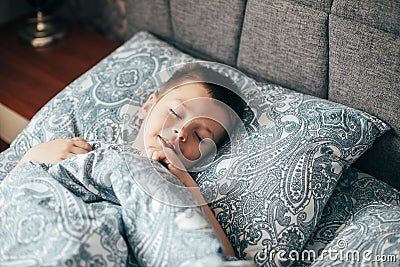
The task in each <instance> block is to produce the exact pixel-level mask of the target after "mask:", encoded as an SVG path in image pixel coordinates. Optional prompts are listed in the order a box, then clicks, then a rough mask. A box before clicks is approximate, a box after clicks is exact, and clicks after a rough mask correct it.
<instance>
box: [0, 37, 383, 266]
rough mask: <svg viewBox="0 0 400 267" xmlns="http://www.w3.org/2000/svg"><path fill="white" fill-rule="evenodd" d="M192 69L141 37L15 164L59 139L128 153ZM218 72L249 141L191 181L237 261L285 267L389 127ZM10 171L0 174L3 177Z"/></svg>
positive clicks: (83, 83)
mask: <svg viewBox="0 0 400 267" xmlns="http://www.w3.org/2000/svg"><path fill="white" fill-rule="evenodd" d="M189 61H194V58H192V57H190V56H188V55H186V54H184V53H182V52H180V51H179V50H177V49H175V48H173V47H172V46H170V45H169V44H167V43H165V42H162V41H160V40H158V39H157V38H155V37H154V36H152V35H151V34H149V33H146V32H141V33H138V34H136V35H135V36H134V37H133V38H131V39H130V40H129V41H127V42H126V43H125V44H124V45H122V46H121V47H120V48H118V49H117V50H116V51H115V52H113V53H112V54H111V55H110V56H108V57H107V58H105V59H104V60H103V61H102V62H100V63H99V64H97V65H96V66H95V67H93V68H92V69H91V70H90V71H88V72H87V73H86V74H84V75H82V76H81V77H80V78H78V79H77V80H75V81H74V82H73V83H72V84H71V85H69V86H68V87H67V88H66V89H64V90H63V91H62V92H61V93H60V94H59V95H57V96H56V97H55V98H54V99H52V100H51V101H50V102H49V103H48V104H47V105H46V106H45V107H44V108H42V110H40V111H39V113H38V114H37V115H35V117H34V118H33V119H32V120H31V122H30V124H29V125H28V126H27V128H26V129H25V130H24V131H23V132H22V133H21V134H20V135H19V136H18V137H17V139H16V140H15V141H14V142H13V144H12V145H11V148H10V149H9V151H11V152H13V154H15V155H16V156H13V158H12V159H13V160H15V161H17V160H18V157H20V156H21V155H23V153H24V152H25V151H26V150H27V149H29V147H31V146H32V145H34V144H37V143H42V142H45V141H48V140H51V139H55V138H59V137H71V136H82V137H84V138H86V139H88V140H91V141H103V142H119V143H122V142H125V143H126V142H128V143H129V142H130V140H134V137H135V136H136V134H137V131H138V128H139V126H140V124H139V122H138V120H137V117H136V112H137V110H138V108H139V107H140V106H141V105H142V104H143V103H144V101H145V100H146V99H147V97H148V96H149V95H150V94H151V93H153V92H155V91H156V90H157V88H159V87H160V85H161V84H162V83H163V82H164V81H165V80H166V79H167V78H168V77H169V76H170V75H172V73H171V72H169V71H168V70H170V69H173V68H172V67H173V66H176V65H177V64H179V63H183V62H189ZM215 69H216V70H217V71H220V72H222V73H224V74H225V75H228V76H230V77H231V78H232V79H233V80H234V81H236V83H237V84H238V86H239V87H240V88H241V90H242V93H243V95H244V96H245V98H246V101H247V102H248V105H249V108H248V109H247V110H246V112H245V116H244V118H243V121H244V126H245V128H246V129H247V132H248V134H247V137H245V138H239V139H236V140H235V139H234V140H233V141H232V142H231V143H229V144H226V145H225V146H224V147H223V148H222V149H221V150H220V151H219V154H218V155H217V158H216V161H215V162H214V164H213V165H211V167H210V168H208V169H206V170H204V171H202V172H199V173H196V174H193V175H194V177H195V178H196V179H197V182H198V184H199V186H200V188H201V190H202V191H203V193H204V195H205V196H206V198H207V199H208V200H210V201H211V200H214V203H212V204H211V208H212V209H213V211H214V212H215V214H216V217H217V219H218V221H219V222H220V224H221V225H222V228H223V229H224V230H225V232H226V234H227V236H228V237H229V239H230V241H231V243H232V244H233V246H234V249H235V251H236V255H237V256H238V257H239V258H242V259H253V260H255V261H256V262H257V263H260V264H266V263H270V264H272V265H274V264H280V261H282V260H280V258H284V257H285V256H287V253H288V252H290V251H292V250H294V251H300V250H301V248H302V246H303V245H304V244H305V242H306V240H307V239H308V237H309V236H310V235H311V233H312V231H313V229H314V226H315V224H316V223H317V221H318V219H319V217H320V215H321V212H322V210H323V208H324V206H325V203H326V201H327V199H328V198H329V197H330V195H331V194H332V190H333V189H334V188H335V185H336V183H337V181H338V179H339V177H340V175H341V173H342V171H343V170H344V169H345V168H346V167H348V166H349V165H350V164H351V163H353V162H354V161H355V160H356V159H357V158H358V157H359V156H360V155H361V154H362V153H363V152H365V151H366V150H367V149H368V148H369V147H370V146H371V145H372V143H373V141H374V139H375V138H376V137H378V136H379V135H381V134H382V133H383V132H385V131H386V130H388V126H387V125H386V124H384V123H383V122H381V121H380V120H378V119H376V118H374V117H372V116H370V115H368V114H366V113H363V112H360V111H357V110H354V109H350V108H348V107H345V106H342V105H339V104H335V103H332V102H329V101H326V100H322V99H317V98H313V97H311V96H306V95H303V94H300V93H296V92H293V91H290V90H287V89H284V88H282V87H280V86H276V85H271V84H262V83H255V82H254V81H253V80H252V79H250V78H248V77H245V76H244V75H241V74H240V73H239V72H237V71H235V70H233V69H231V68H228V67H224V66H222V65H219V66H215ZM165 70H167V71H165ZM160 73H161V74H160ZM7 153H8V152H6V153H4V154H3V155H2V154H0V159H1V158H2V157H6V155H7ZM7 157H8V156H7ZM8 158H9V157H8ZM12 165H13V163H9V162H8V163H7V164H4V165H3V166H1V165H0V174H2V173H4V174H5V173H6V172H5V171H3V170H2V168H6V166H7V169H10V168H11V167H12ZM0 180H1V177H0ZM285 253H286V254H285Z"/></svg>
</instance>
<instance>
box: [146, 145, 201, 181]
mask: <svg viewBox="0 0 400 267" xmlns="http://www.w3.org/2000/svg"><path fill="white" fill-rule="evenodd" d="M150 153H151V155H150V158H151V159H154V160H156V161H158V162H160V163H161V164H162V165H164V166H165V167H166V168H167V169H168V170H169V171H170V172H171V173H172V174H173V175H175V176H176V177H177V178H178V179H179V180H180V181H181V182H182V183H183V184H184V185H185V186H187V187H195V186H197V185H196V183H195V182H194V180H193V178H192V177H191V176H190V175H189V174H188V173H187V171H186V168H185V166H184V165H183V164H182V162H181V161H180V160H179V159H178V157H177V156H176V154H175V152H174V151H172V150H171V149H169V148H166V149H164V150H154V151H151V152H150Z"/></svg>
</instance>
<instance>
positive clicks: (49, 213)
mask: <svg viewBox="0 0 400 267" xmlns="http://www.w3.org/2000/svg"><path fill="white" fill-rule="evenodd" d="M124 4H125V10H126V19H127V22H128V33H127V35H126V36H125V38H126V40H127V41H126V42H125V43H124V44H123V45H122V46H121V47H119V48H118V49H117V50H115V51H114V52H113V53H112V54H110V55H109V56H107V57H106V58H105V59H104V60H103V61H101V62H100V63H99V64H97V65H96V66H94V67H93V68H92V69H91V70H89V71H88V72H87V73H85V74H84V75H82V76H81V77H79V78H78V79H77V80H75V81H74V82H73V83H71V84H70V85H69V86H68V87H66V88H65V89H64V90H63V91H62V92H60V93H59V94H58V95H57V96H56V97H55V98H53V99H52V100H51V101H50V102H49V103H47V104H46V105H45V106H44V107H43V108H42V109H41V110H40V111H39V112H38V113H37V114H36V115H35V116H34V118H33V119H32V120H31V122H30V123H29V125H28V126H27V127H26V128H25V129H24V130H23V132H22V133H21V134H20V135H19V136H18V137H17V138H16V139H15V140H14V142H13V143H12V144H11V146H10V148H9V149H7V150H6V151H4V152H2V153H1V154H0V181H1V186H0V189H1V191H0V192H1V193H0V206H1V207H2V209H1V211H0V212H1V213H0V226H1V227H0V229H1V230H0V237H2V238H1V239H0V265H1V264H3V265H4V266H8V265H10V264H14V265H20V266H28V265H54V266H60V265H76V266H79V265H88V264H99V265H100V264H102V265H106V266H126V265H130V266H136V265H139V266H197V265H198V266H203V265H204V266H213V265H215V266H223V265H225V266H247V265H252V264H254V265H260V266H288V265H293V266H309V265H311V266H332V265H351V264H353V265H354V264H355V265H358V266H364V265H370V266H375V265H376V266H380V265H382V264H385V266H386V265H388V266H398V264H399V261H400V257H399V255H400V192H399V190H398V188H399V186H400V184H399V172H398V166H399V163H400V153H399V151H400V145H399V144H400V142H399V140H400V139H399V136H398V134H399V125H400V123H399V116H398V112H397V111H398V109H399V108H400V106H399V103H400V90H399V87H398V84H399V77H400V75H399V60H400V56H399V47H400V45H399V42H400V39H399V29H400V23H399V14H400V2H399V1H389V0H388V1H381V2H379V3H376V2H375V1H364V2H363V3H358V2H356V1H345V0H334V1H329V0H327V1H283V0H282V1H230V2H229V3H227V2H226V1H204V2H202V3H201V4H199V3H197V2H196V1H180V0H170V1H161V0H154V1H128V0H127V1H125V2H124ZM377 18H379V19H377ZM194 61H196V62H200V63H201V64H206V65H208V66H210V67H211V68H213V69H215V70H216V71H218V72H221V73H223V74H224V75H226V76H229V77H231V78H232V79H233V80H234V81H235V83H236V84H237V85H238V86H239V87H240V89H241V91H242V93H243V95H244V97H245V100H246V102H247V103H248V106H247V108H246V110H245V114H244V116H243V118H242V121H243V126H244V128H245V134H243V135H238V137H237V138H236V139H234V140H232V141H231V143H229V144H226V145H225V146H223V147H222V148H221V149H220V150H219V152H218V154H217V156H216V158H215V160H214V163H213V164H211V165H210V167H209V168H207V169H205V170H202V171H199V172H197V173H192V175H193V177H194V178H195V180H196V181H197V183H198V185H199V187H200V189H201V191H202V193H203V195H204V197H205V198H206V199H207V200H208V201H209V202H210V205H209V206H210V208H211V209H212V210H213V211H214V213H215V216H216V218H217V220H218V221H219V223H220V224H221V226H222V228H223V230H224V231H225V233H226V235H227V236H228V238H229V240H230V242H231V244H232V246H233V247H234V250H235V255H236V257H235V258H229V257H224V256H223V255H222V249H221V244H220V241H219V239H218V238H217V236H216V235H215V233H214V232H213V231H212V229H211V227H210V225H209V223H208V221H207V220H206V219H205V217H204V214H203V213H202V211H201V209H199V208H198V207H196V206H195V205H194V204H193V203H194V202H195V201H194V200H193V199H192V198H191V197H190V195H188V194H187V193H188V192H187V191H185V190H184V188H182V187H179V186H178V187H177V186H176V185H179V182H178V181H176V180H175V179H174V177H173V176H171V174H169V173H168V172H167V171H166V170H165V169H163V167H162V166H161V165H158V164H157V162H152V161H144V159H143V158H141V157H139V156H138V155H136V154H135V151H133V150H132V149H131V148H130V146H129V145H130V143H131V142H132V139H133V138H134V136H135V135H136V134H137V130H138V123H137V116H136V114H137V111H138V108H139V107H140V106H141V104H143V103H144V101H145V100H146V98H147V97H148V96H149V95H150V94H151V93H152V92H155V91H157V90H158V88H159V87H160V85H161V84H162V83H163V82H164V81H165V80H166V79H167V78H168V77H169V76H171V75H172V73H173V72H174V71H175V70H176V68H177V66H181V65H182V64H184V63H186V62H194ZM75 136H81V137H83V138H85V139H87V140H88V141H90V143H91V145H92V147H93V152H91V153H88V154H85V155H82V156H79V157H74V158H71V159H70V160H66V161H63V162H61V163H59V164H56V165H48V164H35V163H26V164H24V165H23V166H21V167H19V168H17V169H16V170H15V171H13V172H11V170H12V169H13V168H14V166H15V164H16V163H17V162H18V160H19V158H20V157H21V156H22V155H23V154H24V153H25V152H26V151H27V150H28V149H29V148H30V147H32V146H33V145H35V144H38V143H42V142H45V141H48V140H53V139H56V138H71V137H75ZM149 177H151V179H149ZM166 192H172V193H170V194H166ZM11 200H12V201H11ZM39 248H40V249H39ZM332 251H335V253H334V256H332Z"/></svg>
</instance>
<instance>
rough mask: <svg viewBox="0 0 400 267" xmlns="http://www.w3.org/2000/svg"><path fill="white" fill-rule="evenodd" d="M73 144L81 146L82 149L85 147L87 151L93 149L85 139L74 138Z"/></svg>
mask: <svg viewBox="0 0 400 267" xmlns="http://www.w3.org/2000/svg"><path fill="white" fill-rule="evenodd" d="M73 144H74V146H75V147H80V148H82V149H85V150H86V151H87V152H89V151H92V147H91V146H90V144H89V143H88V142H87V141H86V140H84V139H80V140H73Z"/></svg>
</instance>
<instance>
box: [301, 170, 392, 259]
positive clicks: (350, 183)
mask: <svg viewBox="0 0 400 267" xmlns="http://www.w3.org/2000/svg"><path fill="white" fill-rule="evenodd" d="M377 204H381V205H382V207H383V206H388V205H389V206H390V205H393V206H400V191H399V190H397V189H395V188H393V187H391V186H390V185H388V184H386V183H384V182H382V181H380V180H378V179H376V178H375V177H373V176H371V175H369V174H367V173H364V172H361V171H359V170H357V169H356V168H353V167H351V168H349V169H348V170H346V171H345V172H343V175H342V177H341V178H340V180H339V182H338V184H337V186H336V188H335V190H334V191H333V194H332V196H331V197H330V199H329V200H328V202H327V203H326V206H325V208H324V210H323V212H322V216H321V219H320V220H319V221H318V224H317V225H316V227H315V229H314V232H313V233H312V235H311V237H310V239H309V240H308V241H307V243H306V245H305V246H304V249H303V251H306V252H304V253H303V251H302V253H301V254H300V255H304V256H303V257H301V258H300V260H301V261H303V263H304V265H306V266H308V265H309V264H310V263H311V262H312V261H313V260H315V259H316V258H317V257H318V256H319V255H321V253H322V252H323V250H324V249H325V247H326V246H327V245H330V243H331V242H332V241H333V240H334V239H337V236H338V234H340V233H341V232H342V230H343V228H344V227H347V226H345V225H346V224H348V223H349V222H351V221H353V218H354V216H355V215H356V214H357V213H358V212H359V211H360V210H362V209H365V208H367V207H368V206H371V205H377ZM366 226H367V228H366V229H365V230H366V231H365V232H367V230H368V228H369V227H370V226H371V224H368V225H366ZM363 240H366V239H363ZM349 248H350V247H349ZM309 255H310V256H309ZM299 266H300V265H299Z"/></svg>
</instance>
